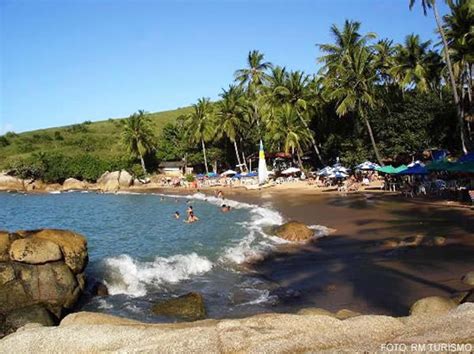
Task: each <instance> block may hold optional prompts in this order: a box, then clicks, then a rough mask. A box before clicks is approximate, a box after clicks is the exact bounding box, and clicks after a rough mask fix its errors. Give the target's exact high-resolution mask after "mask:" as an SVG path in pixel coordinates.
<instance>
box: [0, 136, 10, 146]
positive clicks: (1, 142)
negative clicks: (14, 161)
mask: <svg viewBox="0 0 474 354" xmlns="http://www.w3.org/2000/svg"><path fill="white" fill-rule="evenodd" d="M8 145H10V141H9V140H8V138H7V137H6V136H5V135H2V136H0V147H5V146H8Z"/></svg>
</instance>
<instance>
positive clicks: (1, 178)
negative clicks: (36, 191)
mask: <svg viewBox="0 0 474 354" xmlns="http://www.w3.org/2000/svg"><path fill="white" fill-rule="evenodd" d="M9 190H13V191H23V190H25V186H24V183H23V180H22V179H20V178H17V177H13V176H9V175H7V174H4V173H2V174H0V191H9Z"/></svg>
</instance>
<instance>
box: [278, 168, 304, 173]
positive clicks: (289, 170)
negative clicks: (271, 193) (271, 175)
mask: <svg viewBox="0 0 474 354" xmlns="http://www.w3.org/2000/svg"><path fill="white" fill-rule="evenodd" d="M300 171H301V170H300V169H299V168H296V167H290V168H287V169H286V170H284V171H282V172H281V173H282V174H283V175H291V174H293V173H298V172H300Z"/></svg>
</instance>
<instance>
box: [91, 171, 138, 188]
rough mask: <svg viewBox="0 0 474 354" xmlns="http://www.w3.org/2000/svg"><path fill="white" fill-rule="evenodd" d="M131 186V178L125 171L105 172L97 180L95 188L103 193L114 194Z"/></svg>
mask: <svg viewBox="0 0 474 354" xmlns="http://www.w3.org/2000/svg"><path fill="white" fill-rule="evenodd" d="M132 184H133V177H132V176H131V175H130V173H128V172H127V171H125V170H122V171H114V172H109V171H107V172H105V173H104V174H102V176H100V178H99V179H98V180H97V187H98V188H99V189H100V190H101V191H103V192H116V191H118V190H119V189H123V188H128V187H130V186H131V185H132Z"/></svg>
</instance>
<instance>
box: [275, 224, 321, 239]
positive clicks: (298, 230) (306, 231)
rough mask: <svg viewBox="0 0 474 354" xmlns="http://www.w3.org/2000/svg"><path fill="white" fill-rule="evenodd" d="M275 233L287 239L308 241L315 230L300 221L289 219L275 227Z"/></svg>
mask: <svg viewBox="0 0 474 354" xmlns="http://www.w3.org/2000/svg"><path fill="white" fill-rule="evenodd" d="M275 235H276V236H278V237H280V238H283V239H285V240H287V241H307V240H310V239H311V238H312V237H313V236H314V231H313V230H311V229H310V228H309V227H308V226H306V225H305V224H303V223H301V222H298V221H289V222H287V223H286V224H283V225H281V226H279V227H277V228H276V229H275Z"/></svg>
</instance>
